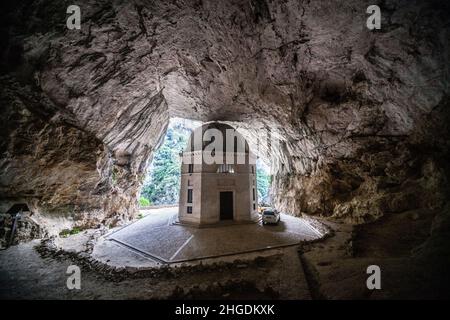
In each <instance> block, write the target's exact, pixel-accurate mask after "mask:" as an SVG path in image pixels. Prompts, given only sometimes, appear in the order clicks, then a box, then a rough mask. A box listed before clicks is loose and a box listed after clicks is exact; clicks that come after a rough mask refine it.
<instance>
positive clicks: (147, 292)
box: [0, 240, 311, 300]
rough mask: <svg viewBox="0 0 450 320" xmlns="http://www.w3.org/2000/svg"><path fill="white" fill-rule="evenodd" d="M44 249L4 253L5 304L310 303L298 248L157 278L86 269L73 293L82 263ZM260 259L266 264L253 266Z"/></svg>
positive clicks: (1, 294)
mask: <svg viewBox="0 0 450 320" xmlns="http://www.w3.org/2000/svg"><path fill="white" fill-rule="evenodd" d="M39 244H40V241H39V240H34V241H32V242H28V243H23V244H19V245H15V246H12V247H11V248H9V249H7V250H5V251H0V299H302V300H305V299H311V296H310V293H309V289H308V285H307V281H306V279H305V278H304V274H303V270H302V266H301V262H300V259H299V256H298V251H297V250H298V247H296V246H294V247H284V248H277V249H272V250H266V251H265V252H264V253H263V254H261V253H259V254H258V255H256V254H255V253H253V254H246V255H245V257H244V256H242V255H241V256H239V255H238V256H234V257H227V258H226V259H229V261H233V260H235V259H237V258H238V259H239V260H235V263H232V264H229V265H228V266H223V265H222V266H219V265H216V266H215V267H214V268H204V267H201V266H197V267H196V268H195V269H193V270H191V271H190V272H187V273H183V272H178V273H175V274H172V275H167V276H158V277H154V276H136V277H126V278H124V277H118V278H114V279H112V278H111V277H109V278H108V277H105V274H102V273H99V272H97V271H96V270H94V269H92V268H89V267H87V268H85V267H83V266H81V289H80V290H76V289H74V290H69V289H68V288H67V286H66V281H67V278H68V277H69V275H68V274H67V273H66V271H67V267H68V266H70V265H73V264H75V265H77V261H76V260H74V259H70V258H67V257H64V256H61V257H53V256H42V255H40V254H39V253H38V252H37V250H35V248H36V246H38V245H39ZM261 256H264V257H265V258H264V259H263V260H262V261H261V260H260V261H259V262H257V263H254V262H251V261H252V260H253V261H258V260H254V259H255V258H257V257H259V258H261ZM245 259H248V260H245ZM211 262H213V261H211Z"/></svg>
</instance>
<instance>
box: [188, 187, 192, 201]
mask: <svg viewBox="0 0 450 320" xmlns="http://www.w3.org/2000/svg"><path fill="white" fill-rule="evenodd" d="M187 203H192V189H188V196H187Z"/></svg>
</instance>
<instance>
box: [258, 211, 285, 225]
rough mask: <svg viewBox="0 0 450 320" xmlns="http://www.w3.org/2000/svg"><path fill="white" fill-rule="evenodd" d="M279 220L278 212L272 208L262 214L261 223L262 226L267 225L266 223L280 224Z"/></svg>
mask: <svg viewBox="0 0 450 320" xmlns="http://www.w3.org/2000/svg"><path fill="white" fill-rule="evenodd" d="M280 219H281V216H280V213H279V212H278V210H274V209H272V208H267V209H266V210H264V211H263V213H262V223H263V224H267V223H275V224H277V223H278V222H280Z"/></svg>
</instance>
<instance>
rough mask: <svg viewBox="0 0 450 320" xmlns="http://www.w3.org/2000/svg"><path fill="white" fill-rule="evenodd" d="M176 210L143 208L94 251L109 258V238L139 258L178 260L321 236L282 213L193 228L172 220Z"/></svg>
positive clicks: (113, 252) (111, 252)
mask: <svg viewBox="0 0 450 320" xmlns="http://www.w3.org/2000/svg"><path fill="white" fill-rule="evenodd" d="M177 212H178V207H171V208H162V209H153V210H149V211H146V212H145V216H144V217H143V218H141V219H140V220H138V221H136V222H134V223H132V224H130V225H127V226H125V227H123V228H121V229H119V230H116V231H114V232H112V233H110V234H108V235H106V236H105V237H104V239H105V240H106V241H99V243H98V244H97V246H96V248H95V249H94V253H95V254H96V255H101V256H102V259H103V260H105V259H109V260H110V261H111V260H113V259H114V256H117V253H116V251H117V250H118V249H117V248H116V247H115V246H113V245H112V244H111V243H108V241H109V242H114V243H115V244H119V245H121V246H123V247H124V248H126V249H128V250H131V251H133V252H134V253H137V254H138V255H139V256H140V257H139V258H137V259H139V261H141V260H142V257H144V258H149V259H150V260H153V261H154V262H160V263H180V262H185V261H191V260H199V259H205V258H212V257H220V256H227V255H234V254H239V253H248V252H254V251H261V250H267V249H272V248H277V247H284V246H291V245H298V244H299V243H300V242H302V241H312V240H316V239H319V238H320V237H322V236H323V235H322V234H320V232H318V231H317V230H316V229H314V228H313V227H312V226H311V225H310V224H309V223H308V222H307V221H306V220H304V219H302V218H296V217H292V216H287V215H284V214H282V216H281V221H280V222H279V223H278V225H265V226H263V225H262V224H261V222H258V223H249V224H237V225H226V226H215V227H208V228H195V227H189V226H183V225H179V224H174V223H173V222H174V221H175V220H176V216H177ZM108 255H109V256H110V257H108ZM127 256H128V262H126V261H124V264H127V263H128V264H129V263H132V264H133V265H134V264H136V261H131V262H130V261H129V260H130V259H131V257H130V254H127Z"/></svg>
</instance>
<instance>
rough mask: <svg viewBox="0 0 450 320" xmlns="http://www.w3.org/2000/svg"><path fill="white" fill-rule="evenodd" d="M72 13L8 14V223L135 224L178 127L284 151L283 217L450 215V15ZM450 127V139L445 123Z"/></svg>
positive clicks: (298, 4) (302, 10)
mask: <svg viewBox="0 0 450 320" xmlns="http://www.w3.org/2000/svg"><path fill="white" fill-rule="evenodd" d="M370 4H372V3H371V1H359V0H354V1H353V0H350V1H345V2H343V1H337V0H320V1H297V0H286V1H281V0H280V1H278V0H272V1H268V0H245V1H244V0H243V1H238V0H225V1H213V0H202V1H152V2H149V1H143V0H136V1H133V2H131V1H94V0H92V1H89V0H82V1H78V5H79V6H80V8H81V14H82V19H81V20H82V23H81V30H69V29H67V28H66V25H65V22H66V18H67V15H66V8H67V6H68V3H67V2H66V1H51V0H40V1H34V2H33V3H31V4H28V3H22V2H20V3H16V4H13V5H12V6H11V7H9V8H6V10H2V11H3V12H4V13H5V18H4V19H3V20H2V21H4V24H3V26H2V30H1V31H2V32H1V34H2V40H1V41H2V42H1V43H2V46H1V49H0V54H1V58H2V59H1V64H0V67H1V73H2V76H1V79H0V80H1V91H0V99H1V100H0V103H1V110H2V112H1V116H0V119H1V123H0V125H1V127H2V130H1V135H2V138H1V141H0V150H1V158H0V168H1V176H0V190H1V197H2V204H3V206H7V204H9V203H11V202H14V201H17V200H19V199H20V200H23V201H27V202H28V203H29V204H30V206H32V207H33V208H34V210H35V211H37V212H39V213H40V214H42V215H44V216H47V217H48V218H49V219H54V217H56V216H62V217H65V218H70V219H72V220H73V221H74V223H78V224H83V225H92V224H97V223H104V224H111V225H114V224H117V223H119V222H121V221H125V220H127V219H128V218H129V217H131V216H132V215H133V214H134V212H135V210H136V199H137V195H138V193H139V187H140V180H141V179H142V176H143V174H144V169H145V167H146V165H147V163H148V161H149V160H150V158H151V155H152V153H153V151H154V150H155V148H157V146H158V144H159V143H160V139H161V137H162V135H163V133H164V131H165V128H166V126H167V123H168V120H169V118H170V117H175V116H176V117H184V118H190V119H196V120H203V121H207V120H220V121H225V122H227V123H230V124H232V125H234V126H236V127H237V128H239V130H241V131H242V132H243V133H244V134H245V135H246V137H247V138H248V139H249V141H250V143H251V144H252V145H253V147H254V148H257V147H258V144H259V143H258V137H260V134H261V132H263V131H267V130H269V131H270V132H271V133H272V134H273V135H274V136H276V137H277V138H278V140H279V144H277V147H273V148H271V149H267V150H265V149H263V150H262V153H261V154H260V156H261V157H262V158H263V159H264V160H266V161H267V162H268V163H270V164H271V165H272V168H273V171H274V178H273V183H272V194H273V200H274V204H275V206H276V207H278V208H279V209H281V210H283V211H286V212H288V213H290V214H293V215H299V214H301V213H307V214H312V215H314V214H319V215H324V216H333V217H336V218H340V219H344V220H346V221H348V222H352V223H363V222H368V221H372V220H374V219H376V218H378V217H380V216H382V215H384V214H387V213H393V212H399V211H404V210H409V209H413V208H416V207H423V206H427V207H439V206H442V205H443V202H445V201H446V200H447V199H448V190H447V177H448V173H449V170H448V163H449V162H448V161H445V160H444V159H448V154H449V153H448V150H449V141H450V140H449V139H448V136H449V135H448V134H449V132H448V126H447V123H448V121H447V120H448V119H449V117H448V114H449V111H448V107H449V91H450V90H449V65H450V63H449V62H450V61H449V59H450V58H449V57H450V50H449V45H448V39H450V26H449V24H448V15H449V11H450V10H449V5H448V3H447V2H446V1H410V0H403V1H383V2H382V3H381V4H380V7H381V12H382V28H381V30H375V31H370V30H368V29H367V28H366V19H367V17H368V15H367V14H366V8H367V7H368V6H369V5H370ZM446 121H447V122H446Z"/></svg>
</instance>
